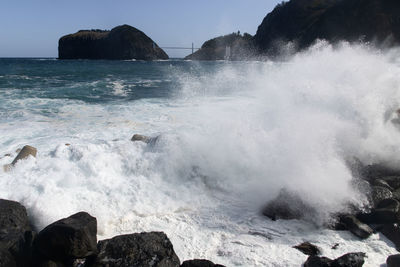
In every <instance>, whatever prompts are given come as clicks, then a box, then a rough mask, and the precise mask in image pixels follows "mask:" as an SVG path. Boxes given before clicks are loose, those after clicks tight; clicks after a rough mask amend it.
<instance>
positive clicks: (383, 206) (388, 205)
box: [358, 198, 400, 224]
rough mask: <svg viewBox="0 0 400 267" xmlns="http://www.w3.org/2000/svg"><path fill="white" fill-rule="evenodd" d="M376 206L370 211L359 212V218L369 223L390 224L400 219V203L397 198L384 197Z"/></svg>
mask: <svg viewBox="0 0 400 267" xmlns="http://www.w3.org/2000/svg"><path fill="white" fill-rule="evenodd" d="M376 207H377V208H375V209H372V210H371V211H370V212H368V213H361V214H359V215H358V218H359V219H360V220H361V221H363V222H365V223H368V224H388V223H397V222H399V221H400V203H399V201H397V200H396V199H392V198H388V199H384V200H382V201H381V202H379V203H378V204H377V206H376Z"/></svg>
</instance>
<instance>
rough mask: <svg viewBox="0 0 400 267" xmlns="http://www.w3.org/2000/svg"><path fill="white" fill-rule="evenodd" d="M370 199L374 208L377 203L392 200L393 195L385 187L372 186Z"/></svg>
mask: <svg viewBox="0 0 400 267" xmlns="http://www.w3.org/2000/svg"><path fill="white" fill-rule="evenodd" d="M371 197H372V201H373V204H374V206H377V205H378V203H379V202H381V201H382V200H384V199H388V198H392V197H393V194H392V192H391V191H390V190H389V189H387V188H385V187H382V186H373V187H372V193H371Z"/></svg>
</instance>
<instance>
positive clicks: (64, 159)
mask: <svg viewBox="0 0 400 267" xmlns="http://www.w3.org/2000/svg"><path fill="white" fill-rule="evenodd" d="M398 54H399V53H398V51H396V50H391V51H387V52H379V51H376V50H374V49H373V48H370V47H368V46H351V45H348V44H342V45H340V46H339V47H332V46H330V45H326V44H324V43H321V44H317V45H316V46H315V47H313V48H312V49H310V50H308V51H305V52H302V53H299V54H297V55H295V56H294V57H293V58H291V59H289V60H286V61H282V62H232V63H231V62H210V63H197V62H158V63H141V62H121V63H118V64H123V67H124V68H131V67H135V68H136V67H137V69H135V71H131V72H129V73H127V72H125V71H124V68H123V67H118V68H117V69H118V71H115V69H116V67H115V66H112V68H113V69H114V72H113V73H114V74H113V75H114V76H112V77H108V78H107V79H109V80H105V79H103V76H104V75H103V74H104V73H100V74H98V75H96V74H95V73H91V72H89V73H90V75H89V76H90V79H89V80H88V81H81V80H82V79H83V78H82V77H75V76H68V80H65V81H64V80H62V82H60V83H59V84H58V83H57V82H56V81H54V83H55V84H57V85H58V86H60V88H58V89H57V88H56V89H57V90H58V91H59V92H60V93H59V95H57V93H58V91H57V90H56V89H54V88H50V87H49V88H47V87H48V86H49V85H48V84H47V83H46V82H43V84H40V81H35V85H34V86H33V87H32V88H30V89H29V90H26V91H24V90H21V89H19V88H20V87H22V86H21V84H19V83H20V82H21V83H22V80H21V81H18V82H16V84H15V85H14V87H15V88H9V89H4V90H5V91H6V92H7V93H6V94H4V95H1V96H0V102H1V103H2V107H0V111H1V114H2V115H4V114H5V115H6V116H2V117H1V118H0V120H1V126H0V131H1V135H0V148H1V152H2V153H3V152H4V153H3V154H6V153H11V152H13V151H15V149H16V148H18V147H21V146H23V145H24V144H31V145H34V146H35V147H37V148H38V155H37V159H33V158H29V159H27V160H25V161H21V162H18V163H17V164H16V166H15V168H14V169H13V170H12V171H11V172H9V173H3V172H0V193H1V197H3V198H9V199H14V200H18V201H21V202H23V203H24V204H25V205H26V206H27V208H28V212H29V213H30V215H31V216H32V217H33V218H34V221H35V224H36V227H37V228H39V229H41V228H42V227H43V226H45V225H47V224H49V223H51V222H52V221H55V220H57V219H60V218H63V217H67V216H69V215H70V214H73V213H75V212H78V211H81V210H85V211H88V212H90V213H91V214H92V215H93V216H96V217H97V218H98V222H99V232H98V233H99V239H101V238H105V237H110V236H113V235H115V234H120V233H130V232H140V231H149V230H162V231H165V232H166V233H167V234H168V236H169V237H170V238H171V240H172V243H173V244H174V246H175V247H176V251H177V253H178V255H179V256H180V257H181V258H185V259H188V258H195V257H204V258H209V259H211V260H215V261H217V262H221V263H224V264H226V265H234V264H238V265H245V266H254V265H263V266H268V265H271V264H278V263H279V264H281V265H282V264H283V265H285V264H286V265H294V264H301V263H302V262H304V258H303V256H301V255H298V254H295V253H293V252H292V250H291V247H292V246H293V245H296V244H292V242H294V241H296V243H300V241H303V240H302V239H304V238H306V239H314V240H320V241H321V242H322V243H321V244H319V245H320V246H321V247H323V249H324V251H325V253H327V256H329V257H332V258H333V257H337V256H340V255H339V254H343V253H345V252H349V251H356V250H359V249H360V248H362V249H363V250H364V251H365V252H367V254H368V255H369V256H370V257H369V259H368V260H369V262H370V264H373V263H375V261H376V263H378V262H384V258H385V255H387V254H389V253H393V251H392V249H391V248H389V247H388V246H387V245H386V244H385V243H384V242H383V241H381V240H378V238H377V237H372V238H370V239H368V240H367V241H363V242H361V241H356V240H351V237H347V236H344V237H341V236H337V235H336V234H334V233H332V232H326V230H323V229H315V228H314V225H312V226H310V225H308V224H304V223H303V222H296V221H294V222H284V221H278V222H276V223H274V222H271V221H270V220H269V219H268V218H265V217H262V216H260V215H259V212H260V208H261V207H262V206H263V205H264V204H265V203H267V202H268V201H269V200H271V199H273V198H274V197H276V196H277V195H278V193H279V192H280V190H281V189H282V188H285V189H287V190H291V191H294V192H297V193H298V194H299V195H300V196H301V198H302V199H303V200H304V201H306V202H307V203H309V204H310V205H312V207H313V208H315V209H316V210H317V211H318V212H317V214H316V215H315V216H314V217H313V218H309V219H311V220H312V221H313V222H315V223H317V224H321V223H323V222H326V221H327V220H329V218H330V215H331V214H332V213H335V212H339V211H342V210H343V209H346V207H347V205H348V204H350V203H351V204H353V205H358V206H362V205H364V204H365V198H364V196H363V195H362V194H360V193H359V192H358V191H357V190H355V189H354V188H353V187H352V186H351V181H352V179H353V178H354V177H352V173H351V170H350V169H349V166H348V165H347V164H346V161H347V160H348V159H349V158H354V157H355V158H358V159H360V160H361V161H362V162H363V163H364V164H371V163H382V162H383V163H386V164H390V165H393V166H395V165H396V164H398V162H399V156H398V155H399V153H398V143H399V137H400V136H399V128H398V126H396V124H394V123H393V122H392V121H393V120H394V119H396V116H397V115H396V112H395V111H396V110H397V109H398V106H399V104H400V103H399V99H400V98H399V85H400V75H399V72H400V65H399V62H398V61H397V59H396V58H397V55H398ZM35 64H39V63H35ZM49 64H50V63H49ZM51 64H66V63H62V62H57V61H55V62H54V63H51ZM68 64H74V62H70V63H68ZM91 64H100V65H102V67H103V69H106V68H107V66H105V65H106V64H108V63H104V62H98V63H97V62H96V63H92V62H80V63H79V67H78V66H77V67H76V68H84V67H85V66H86V65H88V66H89V65H90V66H92V65H91ZM113 64H117V63H113ZM128 64H129V65H128ZM152 64H153V65H154V64H162V66H163V68H160V65H154V66H156V68H155V71H156V72H157V73H158V74H157V75H158V76H157V75H156V74H152V77H143V79H142V80H147V79H150V80H151V79H156V80H161V81H162V82H160V83H158V82H157V83H155V84H159V87H157V88H152V87H140V85H139V83H136V81H137V80H138V79H137V77H135V79H134V80H133V78H132V79H131V78H130V76H135V75H138V74H136V73H140V69H141V68H145V69H146V71H149V69H148V68H150V67H149V66H153V65H152ZM154 66H153V67H154ZM58 67H60V66H58ZM58 67H57V65H56V66H55V67H54V69H57V68H58ZM62 67H63V68H64V67H65V66H64V65H62ZM87 68H88V69H89V67H87ZM92 68H93V69H96V68H95V66H92ZM160 69H161V70H162V71H161V72H159V70H160ZM64 71H65V70H64ZM118 72H121V73H123V75H117V74H115V73H118ZM160 73H161V74H160ZM0 74H1V75H2V76H5V75H3V74H2V73H0ZM35 75H38V74H35ZM70 75H72V74H70ZM74 75H78V74H74ZM141 75H145V74H144V73H143V74H141ZM159 76H162V77H159ZM61 77H62V76H61V75H60V76H59V78H58V79H62V78H61ZM71 77H75V79H77V80H79V82H78V81H77V83H79V86H80V87H79V90H76V89H74V88H75V87H73V81H71V79H72V78H71ZM4 79H6V78H4ZM95 79H99V80H101V82H99V83H98V84H97V85H94V84H93V80H95ZM25 80H26V79H24V81H25ZM166 80H168V81H167V82H166ZM171 80H172V81H174V82H170V81H171ZM115 81H118V82H119V83H120V84H124V85H128V84H135V86H131V87H129V90H126V91H125V93H126V95H125V93H124V94H123V95H121V94H117V95H115V90H114V89H115V87H114V85H115V84H113V82H115ZM37 83H39V84H37ZM85 84H86V85H85ZM136 85H137V86H136ZM25 86H26V85H25ZM46 86H47V87H46ZM85 86H86V87H87V88H86V87H85ZM96 86H97V87H96ZM152 86H154V85H152ZM70 87H71V88H70ZM35 88H41V93H40V94H39V95H38V96H34V94H33V93H34V92H35V90H37V89H35ZM46 88H47V89H46ZM149 88H150V89H152V90H154V94H153V95H152V94H151V92H153V91H151V90H150V89H149ZM46 90H47V91H46ZM141 90H142V91H141ZM97 92H101V96H100V97H99V96H97V97H96V93H97ZM160 92H161V93H160ZM137 96H143V97H139V98H137ZM149 96H151V97H149ZM135 133H138V134H144V135H148V136H151V137H156V136H160V137H159V138H158V139H157V142H155V143H154V144H151V145H150V144H149V145H148V144H145V143H142V142H131V141H130V138H131V137H132V135H133V134H135ZM65 143H69V144H71V145H70V146H66V145H65ZM10 160H12V157H5V158H2V159H0V163H1V164H7V163H10ZM349 240H350V241H349ZM311 241H312V240H311ZM338 242H340V243H341V247H340V248H339V249H338V250H337V251H334V252H332V251H331V250H329V248H330V246H331V243H338ZM265 251H271V253H265ZM334 253H337V254H338V255H336V254H335V255H333V254H334ZM331 254H332V255H331ZM249 255H250V256H249ZM288 255H289V256H288Z"/></svg>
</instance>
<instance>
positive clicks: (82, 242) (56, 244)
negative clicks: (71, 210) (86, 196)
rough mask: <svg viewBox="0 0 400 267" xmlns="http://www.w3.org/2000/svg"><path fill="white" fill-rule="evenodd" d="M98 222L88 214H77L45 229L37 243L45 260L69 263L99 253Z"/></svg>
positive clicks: (36, 245)
mask: <svg viewBox="0 0 400 267" xmlns="http://www.w3.org/2000/svg"><path fill="white" fill-rule="evenodd" d="M96 234H97V220H96V218H94V217H92V216H90V215H89V214H88V213H86V212H79V213H76V214H74V215H72V216H70V217H68V218H65V219H61V220H59V221H56V222H54V223H52V224H50V225H49V226H47V227H46V228H44V229H43V230H42V231H41V232H40V233H39V234H38V236H37V239H36V241H35V248H36V250H37V251H38V252H39V253H40V254H41V255H42V258H43V259H48V260H52V261H56V262H69V261H71V260H74V259H81V258H86V257H88V256H91V255H94V254H96V253H97V248H96V246H97V237H96Z"/></svg>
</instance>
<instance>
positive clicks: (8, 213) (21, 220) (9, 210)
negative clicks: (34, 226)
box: [0, 199, 31, 232]
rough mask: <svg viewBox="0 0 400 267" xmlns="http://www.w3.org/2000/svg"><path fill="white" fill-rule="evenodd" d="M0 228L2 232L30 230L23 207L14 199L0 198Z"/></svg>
mask: <svg viewBox="0 0 400 267" xmlns="http://www.w3.org/2000/svg"><path fill="white" fill-rule="evenodd" d="M0 229H1V231H2V232H3V231H4V230H6V231H10V230H18V231H20V232H25V231H29V230H31V227H30V225H29V219H28V214H27V213H26V209H25V207H24V206H22V205H21V204H20V203H18V202H15V201H11V200H5V199H0Z"/></svg>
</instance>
